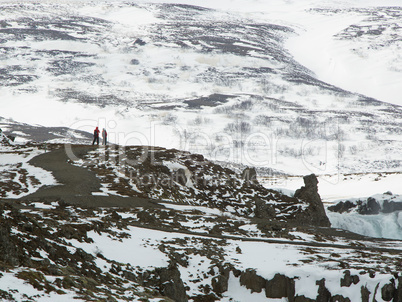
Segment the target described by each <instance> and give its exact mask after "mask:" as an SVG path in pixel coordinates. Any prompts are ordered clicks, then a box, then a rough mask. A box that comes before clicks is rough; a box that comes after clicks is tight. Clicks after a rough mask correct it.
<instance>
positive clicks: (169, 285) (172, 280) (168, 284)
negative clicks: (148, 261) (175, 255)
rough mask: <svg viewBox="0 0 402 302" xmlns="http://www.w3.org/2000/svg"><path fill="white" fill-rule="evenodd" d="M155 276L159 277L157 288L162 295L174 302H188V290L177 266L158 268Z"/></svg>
mask: <svg viewBox="0 0 402 302" xmlns="http://www.w3.org/2000/svg"><path fill="white" fill-rule="evenodd" d="M155 274H156V275H157V276H158V277H159V278H158V279H159V280H158V281H159V282H158V284H157V286H158V288H159V292H160V293H161V294H162V295H164V296H166V297H169V298H171V299H173V300H174V301H179V302H187V301H188V298H187V294H186V289H185V287H184V284H183V280H182V279H181V276H180V271H179V269H178V268H177V266H176V265H169V267H167V268H166V267H164V268H158V269H156V270H155Z"/></svg>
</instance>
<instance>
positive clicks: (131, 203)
mask: <svg viewBox="0 0 402 302" xmlns="http://www.w3.org/2000/svg"><path fill="white" fill-rule="evenodd" d="M71 148H72V151H73V153H74V155H75V156H76V157H77V159H79V158H82V157H83V156H84V155H85V154H86V153H87V152H89V151H91V150H94V148H97V147H94V146H88V145H74V146H72V147H71ZM66 150H67V149H66V148H63V147H62V148H60V149H57V150H54V151H51V152H48V153H43V154H41V155H38V156H36V157H34V158H33V159H31V160H30V161H29V164H31V165H33V166H36V167H39V168H42V169H44V170H46V171H49V172H51V173H52V174H53V176H54V177H55V178H56V180H57V182H58V183H59V184H58V185H55V186H43V187H41V188H39V189H38V190H37V191H36V192H34V193H32V194H29V195H27V196H24V197H22V198H20V200H24V201H46V202H48V201H64V202H66V203H67V204H74V205H81V206H85V207H148V208H149V207H163V206H162V205H159V204H158V203H157V201H155V200H151V199H144V198H139V197H121V196H116V195H109V196H98V195H93V193H96V192H101V190H100V188H101V183H100V181H99V179H98V178H97V177H96V175H95V173H94V172H92V171H89V170H87V169H85V168H81V167H77V166H74V165H72V164H71V163H69V160H70V158H69V155H68V154H67V152H66Z"/></svg>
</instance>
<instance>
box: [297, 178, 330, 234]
mask: <svg viewBox="0 0 402 302" xmlns="http://www.w3.org/2000/svg"><path fill="white" fill-rule="evenodd" d="M303 180H304V187H301V188H300V189H298V190H296V192H295V195H294V197H296V198H298V199H301V200H303V201H305V202H307V203H308V204H309V207H308V208H307V209H306V211H305V218H306V223H310V224H312V225H318V226H323V227H330V226H331V223H330V222H329V219H328V217H327V215H326V214H325V209H324V205H323V203H322V200H321V197H320V194H318V179H317V177H316V176H315V175H314V174H311V175H306V176H304V177H303Z"/></svg>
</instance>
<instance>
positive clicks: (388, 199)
mask: <svg viewBox="0 0 402 302" xmlns="http://www.w3.org/2000/svg"><path fill="white" fill-rule="evenodd" d="M328 210H330V211H332V212H338V213H345V212H346V213H350V212H357V213H358V214H361V215H376V214H379V213H392V212H397V211H401V210H402V198H401V196H399V195H394V194H392V193H391V192H386V193H384V194H379V195H375V196H370V197H368V198H366V199H361V198H360V199H352V200H345V201H343V200H342V201H339V202H338V203H337V204H335V205H333V206H330V207H328Z"/></svg>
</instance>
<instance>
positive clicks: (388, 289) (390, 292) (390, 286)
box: [381, 279, 397, 301]
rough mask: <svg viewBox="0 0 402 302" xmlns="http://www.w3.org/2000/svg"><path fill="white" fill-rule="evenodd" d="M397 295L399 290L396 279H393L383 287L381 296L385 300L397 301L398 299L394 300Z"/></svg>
mask: <svg viewBox="0 0 402 302" xmlns="http://www.w3.org/2000/svg"><path fill="white" fill-rule="evenodd" d="M396 295H397V291H396V288H395V281H394V279H392V280H391V282H390V283H387V284H385V285H384V286H383V287H382V288H381V298H382V299H383V300H384V301H391V300H393V301H396V300H394V298H395V296H396Z"/></svg>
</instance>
